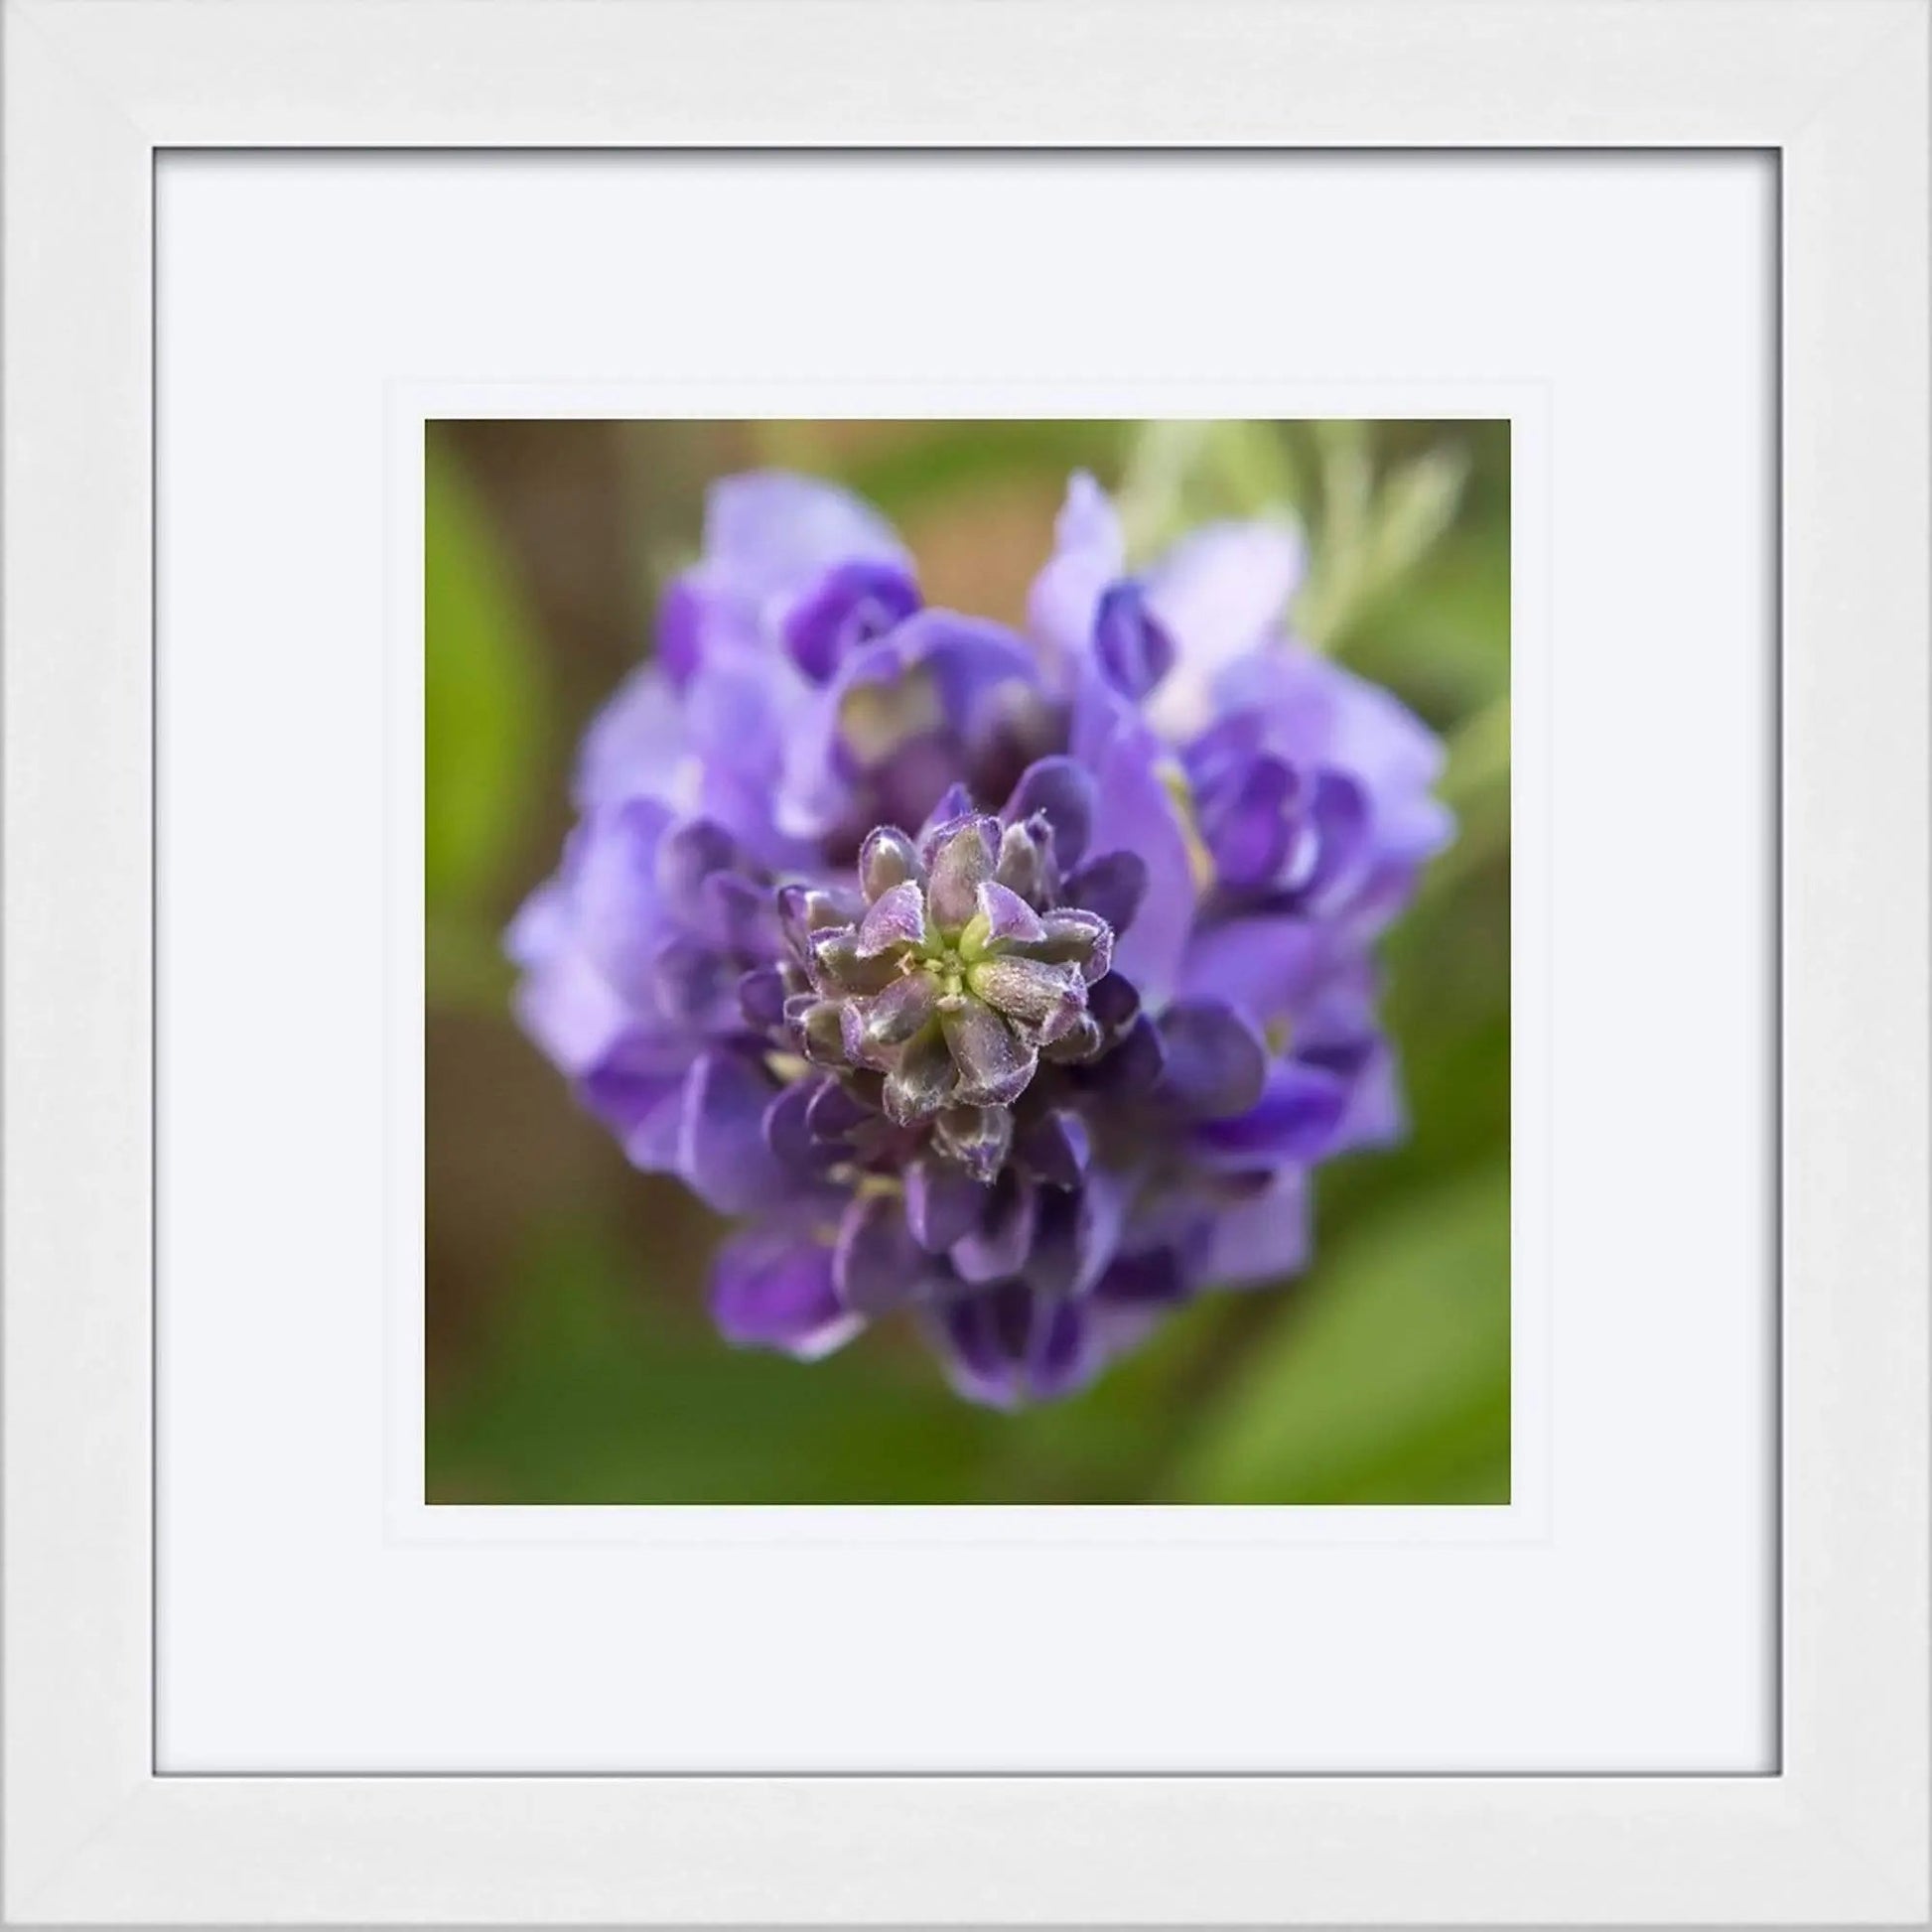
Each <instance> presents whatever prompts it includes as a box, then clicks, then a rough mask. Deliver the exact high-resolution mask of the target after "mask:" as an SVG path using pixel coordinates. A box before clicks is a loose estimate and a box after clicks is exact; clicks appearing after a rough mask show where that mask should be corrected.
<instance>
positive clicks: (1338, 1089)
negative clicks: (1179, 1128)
mask: <svg viewBox="0 0 1932 1932" xmlns="http://www.w3.org/2000/svg"><path fill="white" fill-rule="evenodd" d="M1347 1106H1348V1083H1347V1081H1346V1080H1344V1079H1342V1078H1341V1077H1340V1075H1338V1074H1335V1073H1330V1072H1329V1071H1328V1070H1327V1069H1326V1068H1325V1067H1318V1066H1311V1065H1308V1064H1307V1063H1306V1062H1304V1061H1301V1060H1280V1061H1277V1062H1276V1063H1275V1065H1273V1066H1272V1067H1270V1068H1269V1070H1268V1081H1267V1085H1266V1087H1265V1088H1264V1089H1263V1091H1262V1094H1261V1097H1260V1099H1259V1100H1258V1101H1257V1102H1256V1104H1255V1105H1254V1106H1253V1107H1251V1108H1250V1109H1249V1110H1248V1111H1247V1112H1245V1113H1242V1114H1238V1115H1236V1116H1235V1117H1234V1118H1233V1119H1231V1120H1209V1121H1203V1122H1201V1123H1200V1125H1199V1126H1197V1127H1196V1128H1195V1129H1194V1142H1195V1145H1196V1146H1197V1147H1198V1148H1199V1149H1200V1150H1201V1151H1202V1152H1203V1153H1204V1154H1210V1155H1213V1156H1217V1157H1220V1158H1223V1159H1232V1160H1239V1161H1251V1160H1254V1159H1257V1158H1260V1159H1264V1160H1267V1161H1270V1162H1296V1163H1307V1162H1310V1161H1318V1160H1320V1159H1321V1157H1322V1156H1323V1155H1325V1154H1327V1153H1329V1152H1330V1151H1331V1147H1332V1143H1333V1139H1334V1134H1335V1130H1336V1128H1337V1127H1339V1126H1340V1124H1341V1120H1342V1116H1343V1114H1344V1113H1345V1112H1346V1110H1347Z"/></svg>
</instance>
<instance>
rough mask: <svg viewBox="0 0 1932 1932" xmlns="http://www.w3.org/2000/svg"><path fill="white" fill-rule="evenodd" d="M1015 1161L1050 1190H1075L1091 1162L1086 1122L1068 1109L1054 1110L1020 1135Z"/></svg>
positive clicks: (1043, 1115)
mask: <svg viewBox="0 0 1932 1932" xmlns="http://www.w3.org/2000/svg"><path fill="white" fill-rule="evenodd" d="M1014 1159H1015V1160H1016V1161H1018V1162H1019V1164H1020V1165H1021V1166H1022V1167H1023V1168H1025V1169H1026V1171H1027V1172H1028V1173H1030V1174H1032V1175H1033V1176H1034V1178H1035V1180H1042V1181H1044V1182H1045V1183H1046V1184H1047V1186H1049V1187H1077V1186H1078V1185H1079V1184H1080V1181H1081V1180H1082V1179H1083V1178H1084V1177H1085V1174H1086V1172H1087V1168H1088V1165H1089V1164H1090V1163H1091V1161H1092V1159H1093V1144H1092V1140H1091V1138H1090V1137H1089V1135H1088V1133H1087V1127H1086V1123H1085V1121H1083V1120H1082V1119H1081V1118H1080V1116H1079V1115H1078V1114H1076V1113H1074V1112H1073V1111H1072V1109H1071V1108H1067V1107H1055V1108H1054V1109H1053V1110H1052V1111H1051V1112H1050V1113H1046V1114H1042V1115H1041V1116H1040V1117H1039V1119H1037V1120H1036V1121H1035V1122H1034V1123H1033V1124H1032V1126H1030V1127H1029V1128H1028V1129H1027V1131H1026V1132H1025V1133H1024V1134H1022V1135H1021V1136H1020V1138H1019V1141H1018V1143H1017V1144H1016V1146H1015V1148H1014Z"/></svg>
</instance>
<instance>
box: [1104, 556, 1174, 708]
mask: <svg viewBox="0 0 1932 1932" xmlns="http://www.w3.org/2000/svg"><path fill="white" fill-rule="evenodd" d="M1093 650H1094V656H1095V658H1096V660H1097V661H1098V663H1099V665H1100V669H1101V671H1102V673H1103V674H1104V675H1105V676H1106V677H1107V678H1108V680H1109V681H1110V682H1111V683H1112V684H1113V686H1114V688H1115V689H1116V690H1118V691H1121V692H1123V693H1124V694H1125V695H1126V696H1128V697H1130V698H1134V699H1136V700H1138V699H1141V698H1144V697H1146V696H1147V694H1148V693H1149V692H1150V691H1152V690H1153V689H1154V687H1155V686H1156V685H1157V684H1159V683H1160V682H1161V680H1162V679H1163V678H1164V677H1166V676H1167V674H1168V673H1169V671H1170V670H1172V669H1173V660H1174V647H1173V638H1172V637H1171V636H1169V634H1168V630H1167V626H1166V625H1165V624H1164V623H1162V621H1160V619H1159V618H1157V617H1156V616H1155V614H1154V612H1153V610H1152V608H1151V607H1150V606H1149V604H1148V601H1147V597H1146V594H1145V593H1144V592H1143V591H1142V589H1141V587H1140V585H1138V584H1135V583H1132V582H1122V583H1118V584H1111V585H1109V586H1108V588H1107V589H1106V590H1105V591H1103V592H1102V593H1101V596H1100V605H1099V609H1098V610H1097V611H1096V612H1095V613H1094V620H1093Z"/></svg>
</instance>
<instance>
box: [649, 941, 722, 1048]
mask: <svg viewBox="0 0 1932 1932" xmlns="http://www.w3.org/2000/svg"><path fill="white" fill-rule="evenodd" d="M738 979H739V974H738V969H737V967H736V966H735V965H733V963H732V962H731V961H730V960H729V959H727V958H725V957H724V955H723V954H721V953H719V952H717V951H715V950H714V949H713V948H712V947H710V946H708V945H705V944H704V943H703V942H702V941H700V940H697V939H690V938H685V937H683V936H679V937H676V938H672V939H667V940H666V941H665V942H664V944H663V945H661V946H660V947H658V949H657V951H656V953H655V954H654V955H653V956H652V959H651V992H652V995H653V1002H652V1003H653V1005H654V1006H655V1008H656V1010H657V1011H658V1013H660V1014H661V1015H662V1016H663V1017H664V1019H665V1020H666V1021H667V1022H668V1023H669V1024H670V1025H672V1026H674V1027H683V1028H687V1029H689V1030H690V1031H692V1032H694V1033H735V1032H736V1031H738V1027H739V1023H740V1021H741V1020H742V1018H743V1013H742V1009H741V1008H740V1006H739V1001H738Z"/></svg>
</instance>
